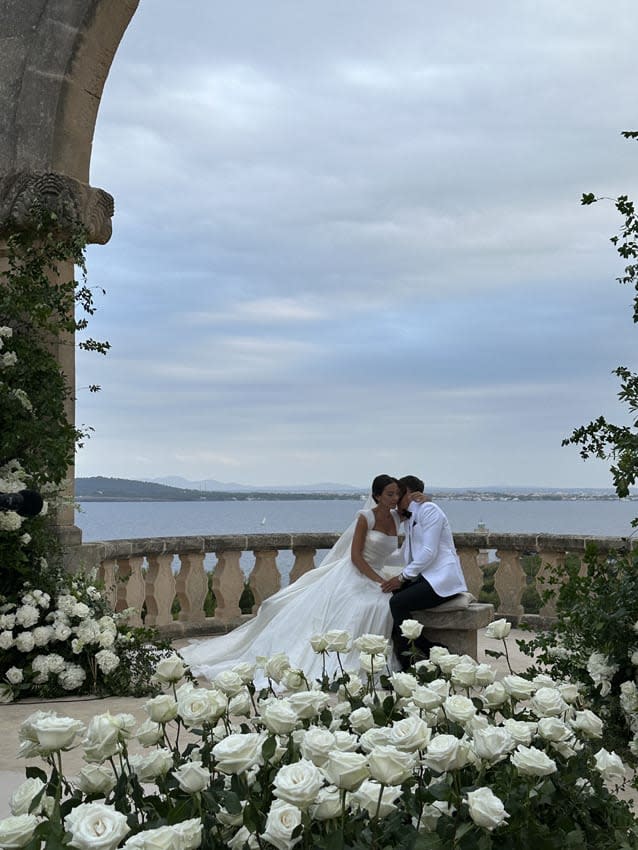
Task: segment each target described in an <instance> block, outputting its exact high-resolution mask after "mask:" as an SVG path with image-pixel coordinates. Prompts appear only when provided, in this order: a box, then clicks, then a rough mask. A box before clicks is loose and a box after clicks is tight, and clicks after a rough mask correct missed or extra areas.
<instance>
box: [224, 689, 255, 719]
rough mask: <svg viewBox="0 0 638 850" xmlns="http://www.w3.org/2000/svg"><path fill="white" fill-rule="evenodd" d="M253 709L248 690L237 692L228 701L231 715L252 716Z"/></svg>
mask: <svg viewBox="0 0 638 850" xmlns="http://www.w3.org/2000/svg"><path fill="white" fill-rule="evenodd" d="M251 711H252V703H251V701H250V694H249V693H248V691H244V692H243V693H241V694H236V695H235V696H234V697H233V698H232V699H231V700H230V702H229V703H228V714H229V715H230V717H250V714H251Z"/></svg>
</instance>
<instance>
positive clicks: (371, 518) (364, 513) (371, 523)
mask: <svg viewBox="0 0 638 850" xmlns="http://www.w3.org/2000/svg"><path fill="white" fill-rule="evenodd" d="M359 513H360V514H361V516H363V517H365V520H366V522H367V523H368V531H371V530H372V529H373V528H374V524H375V522H376V518H375V516H374V514H373V513H372V511H371V510H364V511H359Z"/></svg>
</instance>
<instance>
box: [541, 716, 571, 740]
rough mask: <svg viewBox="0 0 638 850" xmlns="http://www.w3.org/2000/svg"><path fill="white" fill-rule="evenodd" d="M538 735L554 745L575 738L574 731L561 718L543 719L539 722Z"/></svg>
mask: <svg viewBox="0 0 638 850" xmlns="http://www.w3.org/2000/svg"><path fill="white" fill-rule="evenodd" d="M538 734H539V735H540V736H541V738H544V739H545V740H546V741H552V743H561V742H564V741H570V740H572V739H573V737H574V733H573V732H572V730H571V729H570V728H569V726H568V725H567V724H566V723H564V722H563V721H562V720H561V719H560V718H559V717H542V718H541V719H540V720H539V721H538Z"/></svg>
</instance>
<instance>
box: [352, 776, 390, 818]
mask: <svg viewBox="0 0 638 850" xmlns="http://www.w3.org/2000/svg"><path fill="white" fill-rule="evenodd" d="M400 796H401V788H399V787H397V786H392V785H390V786H383V785H381V784H379V783H378V782H372V781H370V780H366V781H365V782H362V783H361V785H360V786H359V788H358V789H357V790H356V791H355V792H354V793H353V794H352V796H351V797H350V800H351V802H352V803H354V804H355V805H356V806H358V807H359V808H360V809H361V810H362V811H365V812H367V813H368V816H369V817H371V818H374V817H377V816H378V817H380V818H385V817H387V816H388V815H389V814H391V812H393V811H394V810H395V809H396V801H397V800H398V799H399V797H400Z"/></svg>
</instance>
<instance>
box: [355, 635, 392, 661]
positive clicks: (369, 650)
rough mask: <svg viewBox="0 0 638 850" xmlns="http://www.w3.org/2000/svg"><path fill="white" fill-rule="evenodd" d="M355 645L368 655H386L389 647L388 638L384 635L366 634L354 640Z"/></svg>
mask: <svg viewBox="0 0 638 850" xmlns="http://www.w3.org/2000/svg"><path fill="white" fill-rule="evenodd" d="M352 645H353V647H354V648H355V649H358V650H359V652H362V653H365V654H367V655H384V656H385V653H386V651H387V649H388V639H387V638H386V637H384V636H383V635H373V634H364V635H361V636H360V637H358V638H357V639H356V640H355V641H353V644H352Z"/></svg>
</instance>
